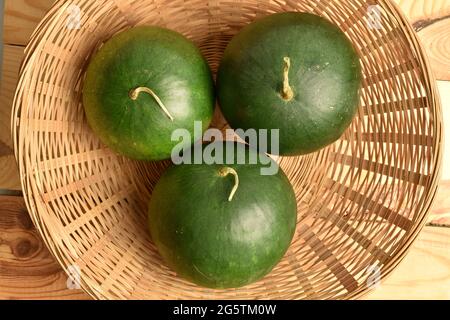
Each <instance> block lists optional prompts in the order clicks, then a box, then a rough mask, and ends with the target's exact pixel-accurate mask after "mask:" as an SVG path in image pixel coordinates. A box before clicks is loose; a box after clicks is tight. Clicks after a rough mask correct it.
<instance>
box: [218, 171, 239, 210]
mask: <svg viewBox="0 0 450 320" xmlns="http://www.w3.org/2000/svg"><path fill="white" fill-rule="evenodd" d="M230 174H231V175H233V176H234V186H233V189H232V190H231V193H230V196H229V197H228V201H229V202H231V201H232V200H233V198H234V195H235V194H236V191H237V189H238V188H239V175H238V173H237V172H236V170H234V169H233V168H230V167H224V168H222V169H220V171H219V175H220V176H221V177H227V176H229V175H230Z"/></svg>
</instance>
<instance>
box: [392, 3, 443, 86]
mask: <svg viewBox="0 0 450 320" xmlns="http://www.w3.org/2000/svg"><path fill="white" fill-rule="evenodd" d="M395 2H397V4H398V5H399V6H400V8H401V9H402V10H403V12H404V13H405V14H406V16H407V17H408V19H409V20H410V22H411V23H412V25H413V27H414V29H415V30H416V31H417V32H418V35H419V37H420V39H421V40H422V43H423V45H424V47H425V48H426V50H427V52H428V55H429V57H430V62H431V66H432V68H433V71H434V73H435V76H436V78H437V79H438V80H446V81H449V80H450V32H448V30H449V28H450V0H395Z"/></svg>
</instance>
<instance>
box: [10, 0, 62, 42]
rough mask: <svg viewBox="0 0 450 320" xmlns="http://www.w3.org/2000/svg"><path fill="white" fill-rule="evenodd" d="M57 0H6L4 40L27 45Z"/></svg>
mask: <svg viewBox="0 0 450 320" xmlns="http://www.w3.org/2000/svg"><path fill="white" fill-rule="evenodd" d="M54 2H55V0H6V1H5V18H4V30H3V42H4V43H7V44H13V45H26V44H27V43H28V40H29V39H30V36H31V34H32V32H33V30H34V28H35V27H36V26H37V24H38V23H39V21H40V20H41V19H42V18H43V17H44V15H45V13H46V12H47V11H48V10H49V9H50V7H51V5H52V4H53V3H54Z"/></svg>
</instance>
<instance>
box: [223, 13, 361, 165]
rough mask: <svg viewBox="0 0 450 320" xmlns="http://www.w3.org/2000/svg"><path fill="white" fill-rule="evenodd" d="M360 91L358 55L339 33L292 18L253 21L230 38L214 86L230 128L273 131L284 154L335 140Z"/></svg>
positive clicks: (319, 21) (309, 18) (302, 16)
mask: <svg viewBox="0 0 450 320" xmlns="http://www.w3.org/2000/svg"><path fill="white" fill-rule="evenodd" d="M360 86H361V67H360V63H359V57H358V54H357V53H356V51H355V49H354V48H353V46H352V44H351V42H350V41H349V40H348V39H347V37H346V35H345V34H344V33H343V32H342V31H341V30H340V29H339V28H338V27H337V26H335V25H333V24H332V23H330V22H328V21H327V20H325V19H324V18H321V17H319V16H316V15H312V14H307V13H295V12H289V13H278V14H273V15H270V16H268V17H265V18H262V19H260V20H257V21H255V22H254V23H252V24H250V25H248V26H246V27H245V28H244V29H243V30H242V31H241V32H240V33H239V34H238V35H237V36H236V37H234V38H233V39H232V41H231V42H230V44H229V45H228V47H227V49H226V51H225V53H224V56H223V60H222V62H221V64H220V68H219V72H218V84H217V87H218V97H219V103H220V107H221V109H222V111H223V114H224V116H225V118H226V119H227V120H228V122H229V123H230V125H231V126H232V127H233V128H235V129H237V128H241V129H251V128H253V129H268V130H271V129H279V130H280V131H279V135H280V141H279V154H281V155H286V156H293V155H302V154H307V153H310V152H314V151H317V150H319V149H321V148H323V147H325V146H327V145H329V144H331V143H333V142H334V141H336V140H337V139H339V137H340V136H341V135H342V134H343V132H344V131H345V130H346V129H347V128H348V126H349V125H350V123H351V122H352V119H353V118H354V116H355V114H356V111H357V107H358V102H359V89H360ZM264 142H265V141H264ZM269 142H270V139H269ZM269 145H270V144H269ZM262 150H263V151H265V150H264V149H262ZM275 150H276V149H275ZM269 151H270V150H269Z"/></svg>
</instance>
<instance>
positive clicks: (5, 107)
mask: <svg viewBox="0 0 450 320" xmlns="http://www.w3.org/2000/svg"><path fill="white" fill-rule="evenodd" d="M22 58H23V47H20V46H11V45H5V46H4V48H3V66H2V78H1V83H0V189H12V190H20V180H19V174H18V170H17V166H16V162H15V159H14V156H13V153H14V152H13V142H12V138H11V108H12V103H13V98H14V92H15V89H16V85H17V80H18V73H19V67H20V63H21V61H22Z"/></svg>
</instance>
